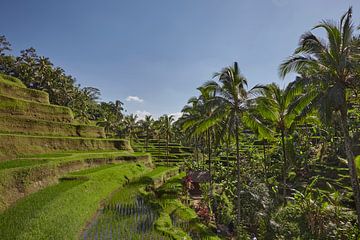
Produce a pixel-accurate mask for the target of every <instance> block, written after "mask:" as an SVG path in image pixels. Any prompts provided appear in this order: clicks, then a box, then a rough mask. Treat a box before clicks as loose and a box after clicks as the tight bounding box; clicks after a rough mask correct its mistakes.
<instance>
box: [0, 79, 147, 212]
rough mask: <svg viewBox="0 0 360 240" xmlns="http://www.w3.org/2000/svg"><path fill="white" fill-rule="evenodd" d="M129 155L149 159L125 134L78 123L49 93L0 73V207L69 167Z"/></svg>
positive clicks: (125, 158) (120, 159) (51, 180)
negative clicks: (122, 136)
mask: <svg viewBox="0 0 360 240" xmlns="http://www.w3.org/2000/svg"><path fill="white" fill-rule="evenodd" d="M125 161H126V162H129V161H139V162H142V163H143V164H145V165H147V166H150V165H151V160H150V157H149V155H146V154H137V153H133V149H132V148H131V146H130V144H129V142H128V141H127V140H123V139H108V138H105V133H104V129H103V128H102V127H97V126H91V125H83V124H78V123H76V121H75V120H74V116H73V113H72V111H71V110H70V109H69V108H66V107H62V106H56V105H52V104H50V103H49V96H48V94H47V93H45V92H42V91H38V90H33V89H28V88H26V87H25V86H24V84H23V83H22V82H21V81H20V80H19V79H16V78H13V77H10V76H6V75H0V212H2V211H4V210H5V209H7V208H8V207H9V206H11V205H12V204H13V203H14V202H16V201H17V200H19V199H21V198H23V197H24V196H27V195H29V194H30V193H33V192H36V191H38V190H40V189H42V188H44V187H46V186H48V185H50V184H54V183H56V182H58V179H59V178H60V177H62V176H63V175H65V174H66V173H69V172H73V171H76V170H81V169H84V168H90V167H97V166H99V165H103V164H107V163H122V162H125Z"/></svg>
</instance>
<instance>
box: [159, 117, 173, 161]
mask: <svg viewBox="0 0 360 240" xmlns="http://www.w3.org/2000/svg"><path fill="white" fill-rule="evenodd" d="M159 122H160V124H161V131H162V132H163V134H164V135H165V140H166V161H167V165H170V162H169V142H170V141H171V135H172V123H173V122H174V116H173V115H167V114H165V115H163V116H161V117H160V118H159Z"/></svg>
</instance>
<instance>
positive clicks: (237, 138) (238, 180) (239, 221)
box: [235, 121, 241, 225]
mask: <svg viewBox="0 0 360 240" xmlns="http://www.w3.org/2000/svg"><path fill="white" fill-rule="evenodd" d="M235 124H236V126H235V138H236V167H237V189H236V190H237V215H236V220H237V224H238V225H240V224H241V209H240V205H241V201H240V194H241V183H240V147H239V123H238V121H236V123H235Z"/></svg>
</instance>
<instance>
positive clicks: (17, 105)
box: [0, 95, 74, 122]
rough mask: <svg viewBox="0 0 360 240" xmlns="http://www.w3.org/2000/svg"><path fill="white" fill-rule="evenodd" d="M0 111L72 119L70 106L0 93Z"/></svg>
mask: <svg viewBox="0 0 360 240" xmlns="http://www.w3.org/2000/svg"><path fill="white" fill-rule="evenodd" d="M0 113H3V114H14V115H23V116H27V117H32V118H35V119H42V120H49V121H60V122H71V121H72V120H73V119H74V116H73V113H72V111H71V110H70V108H67V107H62V106H57V105H50V104H43V103H38V102H32V101H27V100H22V99H18V98H9V97H6V96H3V95H0Z"/></svg>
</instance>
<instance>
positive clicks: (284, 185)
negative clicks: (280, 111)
mask: <svg viewBox="0 0 360 240" xmlns="http://www.w3.org/2000/svg"><path fill="white" fill-rule="evenodd" d="M281 145H282V151H283V159H284V166H283V200H284V203H285V202H286V201H285V198H286V178H287V158H286V146H285V133H284V130H281Z"/></svg>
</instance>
